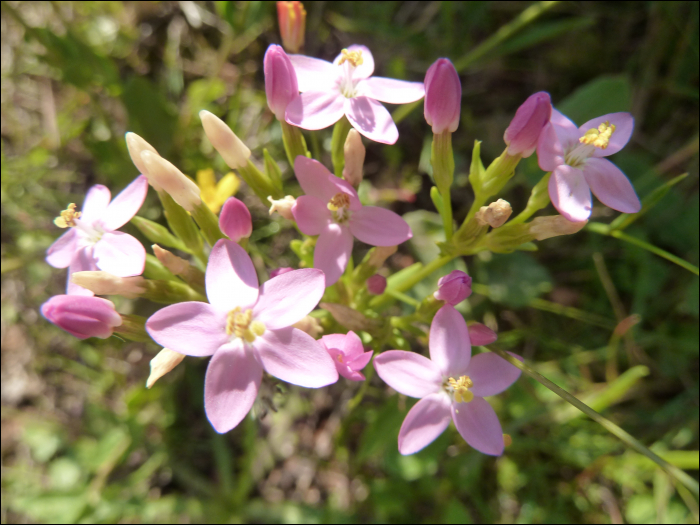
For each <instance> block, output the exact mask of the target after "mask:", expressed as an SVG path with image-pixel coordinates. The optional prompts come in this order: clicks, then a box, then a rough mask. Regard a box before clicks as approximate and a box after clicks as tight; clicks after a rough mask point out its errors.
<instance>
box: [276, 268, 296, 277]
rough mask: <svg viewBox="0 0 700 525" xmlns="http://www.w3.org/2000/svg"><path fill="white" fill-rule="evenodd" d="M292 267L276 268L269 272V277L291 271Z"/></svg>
mask: <svg viewBox="0 0 700 525" xmlns="http://www.w3.org/2000/svg"><path fill="white" fill-rule="evenodd" d="M293 271H294V268H277V269H275V270H272V271H271V272H270V279H272V278H274V277H277V276H278V275H283V274H285V273H288V272H293Z"/></svg>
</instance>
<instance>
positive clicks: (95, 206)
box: [46, 175, 148, 295]
mask: <svg viewBox="0 0 700 525" xmlns="http://www.w3.org/2000/svg"><path fill="white" fill-rule="evenodd" d="M147 191H148V180H146V177H144V176H143V175H139V176H138V177H137V178H136V179H135V180H134V181H133V182H132V183H131V184H129V185H128V186H127V187H126V188H124V190H122V192H121V193H120V194H119V195H117V196H116V197H115V198H114V199H113V200H112V201H111V202H110V197H111V195H110V192H109V189H107V187H105V186H102V185H101V184H98V185H96V186H93V187H92V188H90V190H89V191H88V193H87V196H86V197H85V202H84V204H83V210H82V212H78V211H76V210H75V204H71V205H70V206H68V208H67V209H66V210H64V211H62V212H61V215H60V216H59V217H56V220H55V221H54V223H55V224H56V225H57V226H59V227H61V228H69V229H68V231H67V232H66V233H64V234H63V235H61V236H60V237H59V238H58V239H57V240H56V242H54V243H53V244H52V245H51V246H50V247H49V249H48V250H47V252H46V262H47V263H49V264H50V265H51V266H53V267H54V268H66V267H68V286H67V292H66V293H68V294H71V295H73V294H79V295H94V294H93V293H92V292H91V291H89V290H86V289H85V288H83V287H82V286H78V285H77V284H73V283H72V282H71V280H70V276H71V274H72V273H74V272H83V271H93V270H98V269H99V270H103V271H105V272H108V273H111V274H113V275H116V276H118V277H130V276H133V275H140V274H141V273H143V268H144V265H145V264H146V250H145V249H144V247H143V246H142V245H141V243H140V242H139V241H137V240H136V239H135V238H134V237H132V236H131V235H129V234H127V233H122V232H118V231H115V230H116V229H117V228H121V227H122V226H123V225H124V224H126V223H127V222H129V221H130V220H131V218H132V217H133V216H134V215H136V212H137V211H139V208H141V205H142V204H143V201H144V199H145V198H146V192H147Z"/></svg>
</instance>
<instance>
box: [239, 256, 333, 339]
mask: <svg viewBox="0 0 700 525" xmlns="http://www.w3.org/2000/svg"><path fill="white" fill-rule="evenodd" d="M325 290H326V287H325V277H324V275H323V272H322V271H321V270H316V269H315V268H304V269H301V270H294V271H291V272H287V273H283V274H282V275H278V276H277V277H275V278H274V279H270V280H269V281H267V282H266V283H263V285H262V286H261V287H260V295H259V296H258V302H257V303H256V304H255V307H254V308H253V318H254V319H256V320H258V321H261V322H262V323H263V324H264V325H265V326H266V327H267V328H268V329H270V330H277V329H279V328H285V327H287V326H291V325H293V324H294V323H296V322H298V321H301V320H302V319H303V318H304V317H306V315H307V314H308V313H309V312H310V311H311V310H313V309H314V308H316V305H317V304H318V302H319V301H320V300H321V297H323V292H324V291H325Z"/></svg>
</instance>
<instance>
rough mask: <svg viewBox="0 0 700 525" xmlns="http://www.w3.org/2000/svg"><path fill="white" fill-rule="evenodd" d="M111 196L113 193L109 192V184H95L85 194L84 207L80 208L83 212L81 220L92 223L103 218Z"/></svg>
mask: <svg viewBox="0 0 700 525" xmlns="http://www.w3.org/2000/svg"><path fill="white" fill-rule="evenodd" d="M111 198H112V194H111V193H110V192H109V189H108V188H107V186H103V185H102V184H96V185H94V186H93V187H92V188H90V189H89V190H88V192H87V195H86V196H85V202H83V208H82V210H80V211H81V213H82V215H81V216H80V220H81V221H83V222H85V223H86V224H92V223H93V222H95V221H96V220H99V219H101V218H102V216H103V215H104V213H105V210H106V209H107V206H108V205H109V201H110V199H111Z"/></svg>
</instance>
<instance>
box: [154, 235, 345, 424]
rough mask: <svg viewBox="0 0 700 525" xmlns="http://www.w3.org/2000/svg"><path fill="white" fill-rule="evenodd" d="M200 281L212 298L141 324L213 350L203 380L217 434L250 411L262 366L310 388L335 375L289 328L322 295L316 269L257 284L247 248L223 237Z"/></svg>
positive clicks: (181, 346)
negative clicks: (203, 281) (203, 278)
mask: <svg viewBox="0 0 700 525" xmlns="http://www.w3.org/2000/svg"><path fill="white" fill-rule="evenodd" d="M205 281H206V289H207V297H208V298H209V304H208V303H201V302H186V303H178V304H173V305H171V306H167V307H165V308H163V309H162V310H159V311H158V312H156V313H155V314H153V315H152V316H151V317H150V318H149V319H148V321H147V322H146V330H147V331H148V333H149V334H150V336H151V337H152V338H153V339H154V340H155V341H156V342H157V343H158V344H160V345H162V346H164V347H166V348H170V349H171V350H174V351H175V352H179V353H181V354H185V355H191V356H212V358H211V361H209V367H208V368H207V374H206V378H205V380H204V408H205V410H206V413H207V417H208V418H209V421H210V422H211V424H212V426H213V427H214V429H215V430H216V431H217V432H220V433H222V432H228V431H229V430H231V429H232V428H234V427H235V426H236V425H238V423H240V422H241V420H242V419H243V418H244V417H245V415H246V414H247V413H248V411H250V408H251V407H252V406H253V402H254V401H255V397H256V396H257V393H258V389H259V388H260V381H261V380H262V373H263V370H265V371H266V372H267V373H268V374H271V375H273V376H275V377H277V378H279V379H281V380H283V381H287V382H288V383H292V384H295V385H300V386H305V387H309V388H318V387H322V386H326V385H329V384H331V383H335V382H336V381H337V380H338V372H337V370H336V369H335V366H334V364H333V361H332V359H331V358H330V356H329V355H328V353H327V352H326V351H325V350H324V349H323V347H322V346H321V345H320V344H319V343H317V342H316V341H314V340H313V339H312V338H311V336H309V335H307V334H305V333H304V332H302V331H301V330H298V329H296V328H292V327H291V325H293V324H294V323H296V322H298V321H300V320H301V319H303V318H304V317H305V316H306V314H308V313H309V312H310V311H311V310H313V309H314V307H315V306H316V305H317V304H318V301H319V300H320V299H321V296H322V295H323V291H324V285H323V282H324V279H323V273H322V272H321V271H320V270H314V269H312V268H307V269H303V270H295V271H292V272H289V273H286V274H284V275H278V276H277V277H275V278H274V279H270V280H269V281H267V282H266V283H264V284H263V285H262V286H260V287H258V277H257V275H256V274H255V268H254V267H253V262H252V261H251V260H250V257H249V256H248V254H247V253H246V252H245V250H244V249H243V248H241V247H240V246H238V244H236V243H235V242H233V241H229V240H227V239H221V240H219V241H218V242H217V243H216V244H215V245H214V248H213V249H212V251H211V254H210V255H209V264H208V265H207V271H206V275H205Z"/></svg>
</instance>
